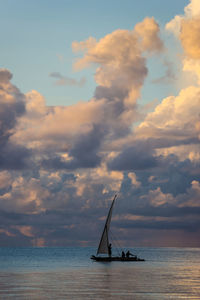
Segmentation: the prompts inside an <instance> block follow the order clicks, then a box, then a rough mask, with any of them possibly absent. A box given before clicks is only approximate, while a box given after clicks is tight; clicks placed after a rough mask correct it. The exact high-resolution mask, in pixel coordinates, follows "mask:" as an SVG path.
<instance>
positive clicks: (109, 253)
mask: <svg viewBox="0 0 200 300" xmlns="http://www.w3.org/2000/svg"><path fill="white" fill-rule="evenodd" d="M108 255H109V257H111V256H112V244H109V246H108Z"/></svg>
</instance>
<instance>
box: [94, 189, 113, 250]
mask: <svg viewBox="0 0 200 300" xmlns="http://www.w3.org/2000/svg"><path fill="white" fill-rule="evenodd" d="M116 197H117V195H115V197H114V199H113V201H112V204H111V206H110V210H109V212H108V216H107V219H106V223H105V226H104V230H103V233H102V236H101V240H100V243H99V247H98V250H97V254H108V246H109V238H108V233H109V228H110V221H111V217H112V210H113V205H114V202H115V199H116Z"/></svg>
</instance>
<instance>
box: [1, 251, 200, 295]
mask: <svg viewBox="0 0 200 300" xmlns="http://www.w3.org/2000/svg"><path fill="white" fill-rule="evenodd" d="M129 250H130V251H131V252H133V253H134V254H136V255H138V256H139V257H140V258H144V259H145V261H144V262H143V261H141V262H104V263H103V262H95V261H92V260H91V259H90V256H91V255H92V254H95V252H96V249H95V248H91V247H85V248H83V247H80V248H78V247H67V248H45V247H44V248H0V299H2V300H6V299H13V300H14V299H15V300H16V299H17V300H18V299H19V300H23V299H26V300H33V299H35V300H38V299H40V300H42V299H45V300H46V299H53V300H54V299H55V300H57V299H70V300H72V299H75V300H79V299H87V300H88V299H91V300H95V299H101V300H102V299H105V300H107V299H109V300H110V299H120V300H123V299H126V300H127V299H131V300H151V299H152V300H157V299H159V300H165V299H174V300H178V299H189V300H193V299H200V248H134V249H129Z"/></svg>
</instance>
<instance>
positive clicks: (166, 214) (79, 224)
mask: <svg viewBox="0 0 200 300" xmlns="http://www.w3.org/2000/svg"><path fill="white" fill-rule="evenodd" d="M194 3H195V2H194V1H192V2H191V5H190V6H188V8H187V9H186V10H185V15H184V16H180V17H179V18H178V17H177V19H179V21H180V26H182V25H181V24H184V25H183V26H185V28H183V30H182V32H180V31H179V32H178V35H177V37H178V38H180V42H181V43H182V44H183V51H184V60H183V61H184V66H185V68H186V62H185V60H187V64H188V67H187V68H188V69H189V68H194V63H196V64H197V65H196V68H198V58H195V57H194V55H193V52H191V53H190V51H189V50H188V49H190V50H191V49H192V48H193V46H194V48H195V47H197V46H196V45H197V44H198V40H195V39H194V40H193V39H191V40H189V43H188V41H187V39H188V36H187V35H188V33H187V31H188V30H191V28H192V26H193V21H195V20H197V18H198V16H197V14H195V12H194V7H195V4H194ZM194 14H195V16H194ZM191 20H192V21H191ZM184 22H185V23H184ZM194 23H195V22H194ZM195 26H196V25H195ZM181 34H182V37H181ZM160 35H161V33H160V30H159V25H158V24H157V22H156V21H155V20H154V19H153V18H146V19H144V20H143V21H142V22H140V23H138V24H136V26H135V27H134V28H133V30H122V29H118V30H116V31H114V32H112V33H110V34H108V35H106V36H104V37H102V38H101V39H100V40H96V39H95V38H93V37H90V38H88V39H87V40H86V41H80V42H74V43H73V45H72V46H73V50H74V51H79V54H80V56H79V57H78V56H77V57H78V58H77V61H76V63H75V68H77V69H78V68H85V67H88V66H90V65H92V66H93V67H95V68H96V71H95V81H96V84H97V86H96V89H95V91H94V96H93V97H92V99H90V100H88V101H87V102H78V103H76V104H74V105H71V106H53V107H48V106H47V105H46V104H45V98H44V97H43V96H42V95H41V94H40V93H39V92H37V91H34V90H32V91H30V92H28V93H27V94H23V93H21V92H20V90H19V89H18V88H17V87H15V86H14V85H13V84H12V83H11V79H12V74H11V73H10V72H9V71H8V70H5V69H1V71H0V118H1V119H0V120H1V123H0V147H1V152H0V168H1V172H0V220H1V221H0V235H1V245H11V246H13V245H14V246H16V245H24V246H44V245H45V246H64V245H82V244H83V243H86V244H87V245H94V243H96V239H97V232H100V231H101V229H102V226H103V225H102V224H103V222H104V220H105V218H106V214H107V210H108V208H109V206H110V203H111V200H112V198H113V195H114V194H115V193H117V194H118V200H117V201H116V206H115V211H114V215H113V223H112V226H113V230H114V232H115V233H116V234H118V235H119V234H120V233H121V232H123V239H124V240H123V242H124V244H125V243H126V245H128V244H131V243H133V242H132V239H133V236H134V237H135V238H136V239H134V242H135V243H138V244H140V245H143V244H145V243H147V242H146V241H148V243H150V239H149V236H150V235H151V237H152V239H153V240H154V241H155V243H157V244H156V245H162V244H163V243H164V242H163V232H164V233H165V234H164V235H165V237H167V239H169V240H167V241H168V242H169V244H168V245H174V243H176V239H175V237H176V236H180V235H181V236H183V237H184V238H185V240H187V243H188V244H190V245H193V246H194V245H197V244H198V243H199V242H197V240H198V238H197V237H198V233H199V225H200V224H199V214H200V210H199V206H200V204H199V199H200V198H199V196H200V194H199V191H200V188H199V185H200V173H199V157H200V156H199V155H200V154H199V153H200V149H199V137H200V118H199V107H200V106H199V104H200V96H199V95H200V90H199V83H198V82H195V85H193V86H185V87H184V88H183V89H182V90H180V91H179V93H178V94H177V95H170V96H169V97H167V98H164V99H163V100H162V101H160V103H159V104H157V105H156V106H154V107H151V111H150V112H149V111H148V112H146V114H145V115H144V113H143V114H142V113H141V110H140V105H139V101H140V98H141V97H142V92H141V91H142V88H143V86H144V83H145V79H146V78H147V76H148V68H147V66H148V59H149V57H150V56H151V55H155V57H156V58H157V57H158V56H159V59H158V61H159V62H161V61H162V60H161V59H160V55H162V53H165V56H167V53H168V52H167V51H166V48H165V46H164V44H163V42H162V39H161V37H160ZM195 36H196V37H197V36H198V32H197V33H196V34H195ZM184 39H186V40H185V41H184ZM185 43H188V44H187V45H186V44H185ZM195 43H196V44H195ZM193 44H194V45H193ZM195 51H196V50H195ZM195 53H196V52H195ZM79 54H78V55H79ZM190 64H191V66H190V67H189V65H190ZM165 66H166V74H165V78H164V77H163V78H159V79H158V80H157V81H156V82H159V83H160V82H162V84H163V85H164V84H165V83H166V81H167V80H168V79H169V78H173V76H174V74H173V72H172V68H171V65H170V63H169V60H168V58H166V65H165ZM174 70H176V68H174ZM50 76H51V77H52V78H55V80H56V81H57V84H67V85H74V86H78V85H80V84H81V81H77V80H75V79H72V78H70V77H69V78H68V77H65V76H63V75H62V74H60V73H57V72H53V73H51V74H50ZM143 100H145V99H143ZM161 232H162V233H161ZM188 232H189V233H190V234H188ZM170 236H173V239H170ZM195 237H196V238H195ZM178 243H179V244H178ZM185 243H186V242H185V241H184V239H182V240H180V241H179V242H177V244H178V245H179V246H181V245H185ZM166 244H167V242H166ZM177 244H176V245H177Z"/></svg>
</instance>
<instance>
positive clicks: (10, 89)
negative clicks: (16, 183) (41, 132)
mask: <svg viewBox="0 0 200 300" xmlns="http://www.w3.org/2000/svg"><path fill="white" fill-rule="evenodd" d="M11 79H12V74H11V73H10V72H9V71H8V70H6V69H0V120H1V122H0V169H20V168H24V167H25V166H26V164H27V161H26V160H27V159H28V158H29V157H30V152H29V151H28V150H27V149H26V148H25V147H23V146H21V145H19V144H17V143H16V144H13V143H12V142H11V140H10V138H11V136H12V135H13V134H14V132H15V127H16V125H17V122H18V120H19V118H20V117H21V116H23V115H24V114H25V97H24V95H23V94H22V93H21V92H20V91H19V89H18V88H17V87H15V86H14V85H12V84H11V82H10V80H11Z"/></svg>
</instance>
